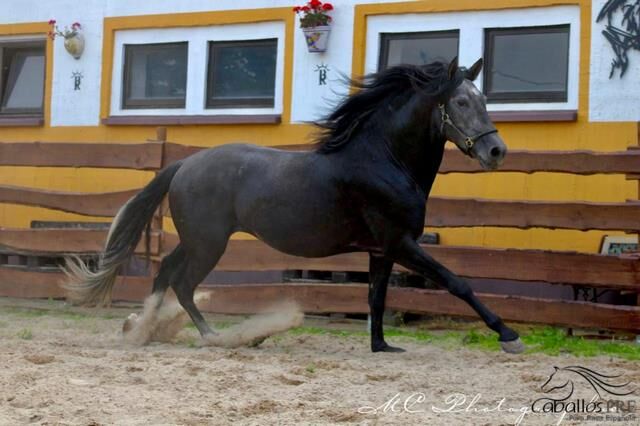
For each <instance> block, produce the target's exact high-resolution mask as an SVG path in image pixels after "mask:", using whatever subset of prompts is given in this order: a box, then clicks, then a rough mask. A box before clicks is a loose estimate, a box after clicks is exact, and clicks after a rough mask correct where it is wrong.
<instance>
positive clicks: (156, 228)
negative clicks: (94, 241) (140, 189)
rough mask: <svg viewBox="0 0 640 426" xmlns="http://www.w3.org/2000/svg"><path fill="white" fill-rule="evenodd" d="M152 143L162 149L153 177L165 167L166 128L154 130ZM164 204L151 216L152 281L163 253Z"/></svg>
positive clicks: (150, 268)
mask: <svg viewBox="0 0 640 426" xmlns="http://www.w3.org/2000/svg"><path fill="white" fill-rule="evenodd" d="M150 142H152V143H161V144H162V147H161V148H162V149H161V150H160V155H161V160H160V168H159V169H158V170H156V171H155V175H156V176H157V175H158V173H159V172H160V171H161V170H162V169H163V168H164V167H165V166H166V164H165V143H166V142H167V128H166V127H158V128H156V138H155V140H153V141H150ZM165 202H166V200H162V202H161V203H160V206H159V207H158V209H157V210H156V211H155V213H154V214H153V218H152V219H151V232H152V234H156V235H158V255H157V256H156V258H155V259H153V258H152V259H151V264H150V265H149V276H150V277H151V278H152V279H153V278H155V276H156V274H157V273H158V270H159V269H160V261H161V260H162V251H163V240H164V231H163V223H162V222H163V218H164V212H165V205H166V204H165Z"/></svg>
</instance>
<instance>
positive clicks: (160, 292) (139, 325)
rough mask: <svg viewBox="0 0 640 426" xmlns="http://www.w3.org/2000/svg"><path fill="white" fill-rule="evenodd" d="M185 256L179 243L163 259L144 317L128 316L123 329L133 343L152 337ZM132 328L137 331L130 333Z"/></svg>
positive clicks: (140, 342)
mask: <svg viewBox="0 0 640 426" xmlns="http://www.w3.org/2000/svg"><path fill="white" fill-rule="evenodd" d="M184 257H185V256H184V250H182V248H181V247H180V245H178V246H177V247H176V248H175V249H174V250H173V251H172V252H171V253H170V254H168V255H167V256H165V258H164V259H162V262H161V263H160V270H159V271H158V274H157V275H156V277H155V278H154V280H153V290H152V291H151V296H150V297H149V298H148V299H147V300H146V301H145V307H144V313H143V315H142V317H139V316H137V315H135V314H133V316H130V317H129V318H127V320H126V321H125V323H124V326H123V328H122V331H123V332H124V333H126V334H128V336H127V339H128V340H129V341H131V342H132V343H137V344H145V343H147V342H148V341H149V339H151V335H152V334H153V332H154V328H155V322H156V320H157V312H158V309H160V306H161V305H162V299H163V298H164V295H165V293H166V292H167V289H168V288H169V283H170V279H171V277H172V275H174V274H175V272H176V270H177V268H178V267H179V266H180V265H181V264H182V263H183V260H184ZM132 330H135V333H129V332H131V331H132Z"/></svg>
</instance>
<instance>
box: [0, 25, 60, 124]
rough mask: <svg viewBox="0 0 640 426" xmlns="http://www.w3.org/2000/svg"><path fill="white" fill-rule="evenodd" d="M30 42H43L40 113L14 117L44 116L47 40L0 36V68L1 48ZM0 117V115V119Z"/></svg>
mask: <svg viewBox="0 0 640 426" xmlns="http://www.w3.org/2000/svg"><path fill="white" fill-rule="evenodd" d="M31 42H43V43H44V45H45V46H44V56H45V58H44V81H43V91H42V111H40V112H37V113H17V114H15V115H16V116H20V115H43V114H44V111H45V108H46V105H45V101H46V90H47V61H48V60H49V58H47V38H46V37H43V36H40V35H16V36H0V68H1V67H2V66H3V63H2V58H3V56H4V55H3V52H2V49H3V48H5V47H8V46H11V45H12V44H20V43H31ZM0 75H1V73H0ZM0 84H1V82H0ZM0 94H2V92H1V91H0ZM8 115H13V114H8ZM1 116H2V115H0V117H1Z"/></svg>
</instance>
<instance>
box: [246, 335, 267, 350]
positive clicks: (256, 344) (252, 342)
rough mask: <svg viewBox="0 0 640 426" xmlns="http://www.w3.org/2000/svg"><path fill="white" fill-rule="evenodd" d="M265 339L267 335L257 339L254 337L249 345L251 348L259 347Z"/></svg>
mask: <svg viewBox="0 0 640 426" xmlns="http://www.w3.org/2000/svg"><path fill="white" fill-rule="evenodd" d="M265 340H267V338H266V337H258V338H256V339H253V340H252V341H250V342H249V343H248V344H247V346H249V347H250V348H256V347H258V346H259V345H260V344H261V343H262V342H264V341H265Z"/></svg>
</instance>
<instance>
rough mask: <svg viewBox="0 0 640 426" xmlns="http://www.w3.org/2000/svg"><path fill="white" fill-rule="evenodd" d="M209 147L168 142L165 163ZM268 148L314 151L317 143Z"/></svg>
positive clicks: (165, 150)
mask: <svg viewBox="0 0 640 426" xmlns="http://www.w3.org/2000/svg"><path fill="white" fill-rule="evenodd" d="M207 148H208V147H202V146H192V145H180V144H177V143H173V142H167V143H166V144H165V146H164V158H163V163H162V164H163V165H165V166H168V165H169V164H171V163H174V162H176V161H178V160H181V159H183V158H187V157H188V156H190V155H193V154H195V153H196V152H200V151H202V150H204V149H207ZM267 148H275V149H282V150H285V151H312V150H313V149H315V148H316V145H315V144H294V145H275V146H271V147H267Z"/></svg>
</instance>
